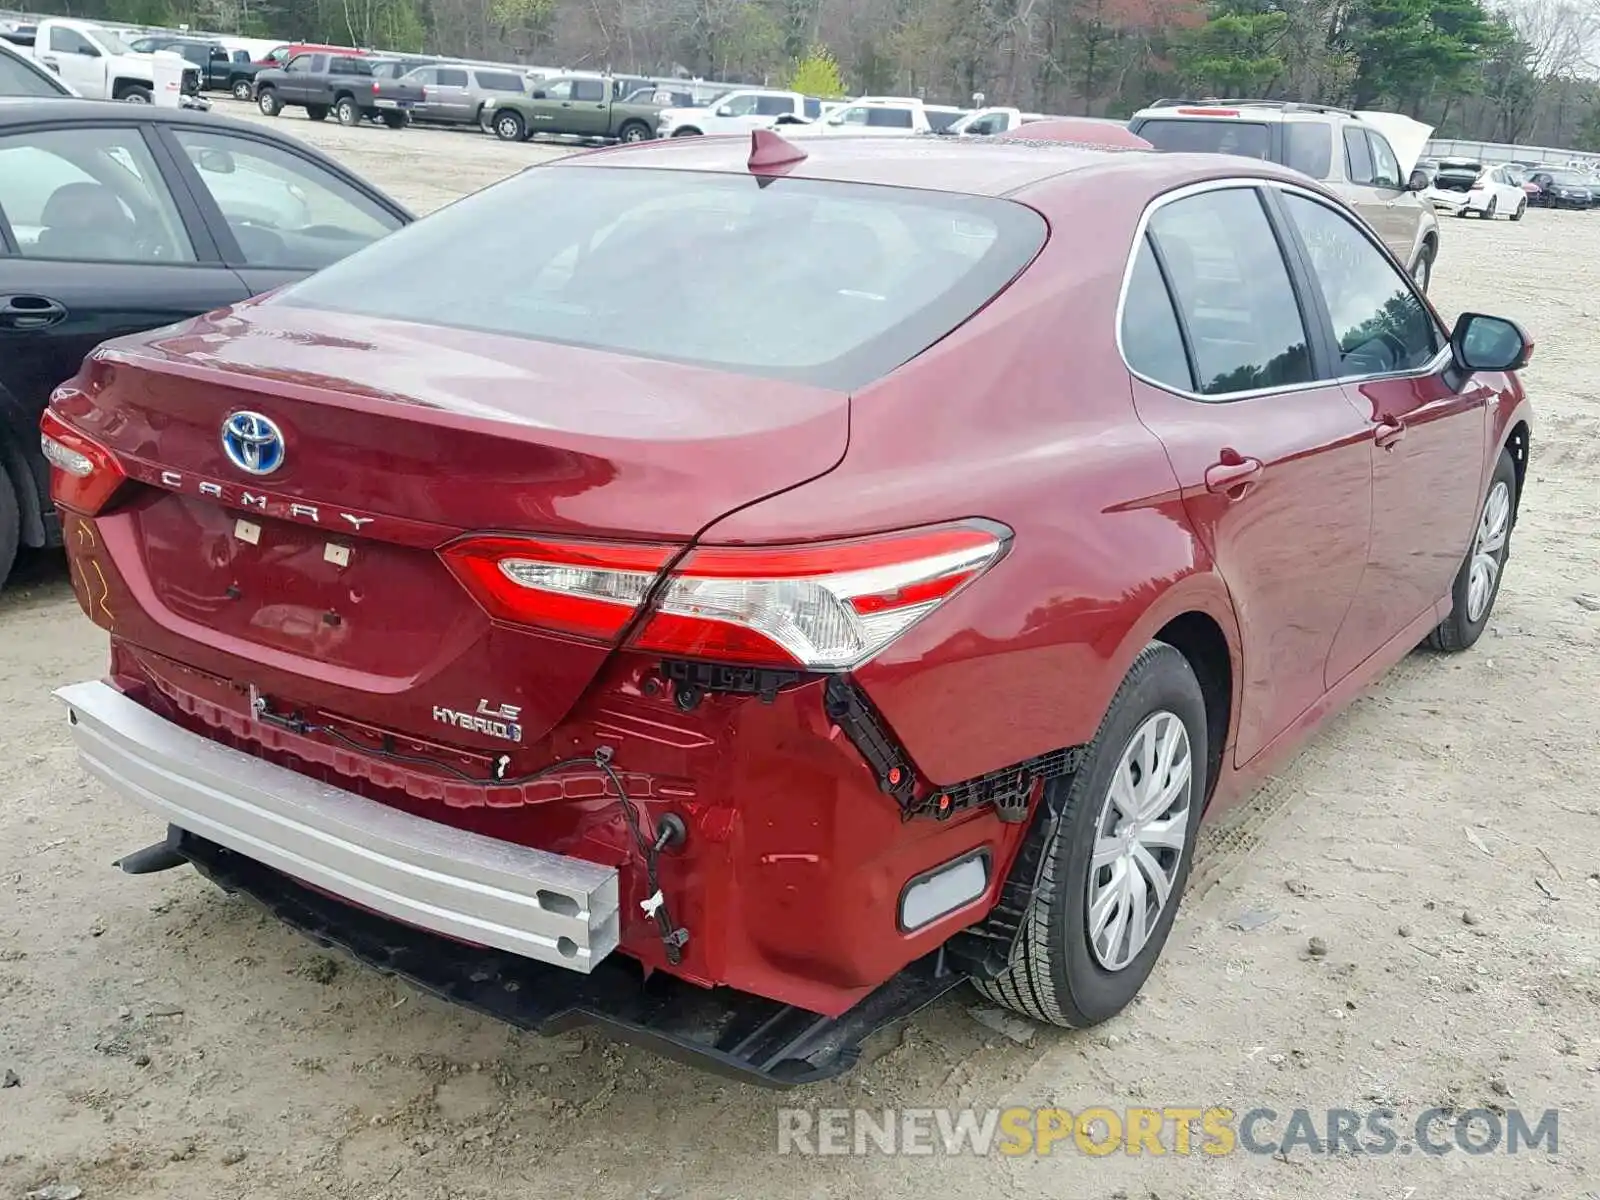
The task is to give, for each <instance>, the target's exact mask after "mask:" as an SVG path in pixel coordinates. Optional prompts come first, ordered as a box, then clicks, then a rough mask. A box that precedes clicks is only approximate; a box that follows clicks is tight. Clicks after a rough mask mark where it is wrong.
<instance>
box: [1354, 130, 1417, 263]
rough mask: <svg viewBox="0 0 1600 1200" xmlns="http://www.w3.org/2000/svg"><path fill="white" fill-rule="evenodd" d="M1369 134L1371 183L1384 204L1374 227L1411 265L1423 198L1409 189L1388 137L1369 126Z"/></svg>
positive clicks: (1401, 259) (1400, 258)
mask: <svg viewBox="0 0 1600 1200" xmlns="http://www.w3.org/2000/svg"><path fill="white" fill-rule="evenodd" d="M1366 135H1367V145H1368V146H1369V147H1370V148H1371V150H1372V187H1373V190H1374V191H1375V192H1376V193H1377V201H1378V203H1380V204H1381V205H1382V206H1383V207H1382V210H1381V212H1380V213H1379V216H1378V221H1376V222H1374V223H1373V228H1374V229H1376V230H1377V231H1378V235H1379V236H1380V237H1382V238H1383V240H1384V242H1385V244H1387V245H1388V247H1389V248H1390V249H1391V250H1393V251H1394V254H1395V257H1396V258H1398V259H1399V260H1400V261H1401V262H1403V263H1405V264H1406V266H1407V267H1409V266H1410V265H1411V262H1412V260H1413V258H1414V257H1415V254H1416V247H1417V240H1418V239H1417V235H1418V234H1419V233H1420V232H1421V230H1420V228H1419V226H1420V223H1421V220H1422V203H1423V202H1422V199H1421V198H1420V197H1419V196H1418V195H1417V194H1416V193H1415V192H1408V191H1406V176H1405V175H1404V174H1403V173H1402V172H1401V170H1400V160H1399V158H1398V157H1396V155H1395V152H1394V150H1393V148H1392V147H1391V146H1390V145H1389V141H1388V139H1387V138H1385V137H1384V136H1383V135H1382V134H1381V133H1379V132H1378V131H1377V130H1375V129H1368V130H1367V131H1366ZM1380 222H1381V223H1380Z"/></svg>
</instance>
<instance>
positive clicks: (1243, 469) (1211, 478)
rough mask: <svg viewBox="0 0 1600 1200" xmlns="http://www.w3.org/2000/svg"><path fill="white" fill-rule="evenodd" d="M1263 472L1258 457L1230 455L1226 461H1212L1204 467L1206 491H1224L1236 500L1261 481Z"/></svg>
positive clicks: (1263, 468)
mask: <svg viewBox="0 0 1600 1200" xmlns="http://www.w3.org/2000/svg"><path fill="white" fill-rule="evenodd" d="M1265 472H1266V468H1265V467H1263V466H1262V465H1261V460H1260V459H1259V458H1239V457H1238V456H1237V455H1230V456H1229V459H1228V461H1226V462H1214V463H1212V464H1211V465H1210V466H1209V467H1207V468H1206V491H1208V492H1222V493H1226V494H1227V495H1228V497H1229V498H1230V499H1233V500H1238V499H1240V498H1241V497H1242V496H1243V495H1244V494H1245V492H1246V491H1248V490H1249V489H1250V488H1251V487H1254V486H1255V485H1256V484H1257V483H1260V482H1261V476H1262V475H1263V474H1264V473H1265Z"/></svg>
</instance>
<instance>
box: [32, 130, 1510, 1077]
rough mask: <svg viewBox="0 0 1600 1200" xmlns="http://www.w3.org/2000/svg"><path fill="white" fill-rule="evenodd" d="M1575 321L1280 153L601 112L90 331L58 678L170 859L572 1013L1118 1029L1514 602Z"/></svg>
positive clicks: (695, 1042) (726, 1051) (764, 1027)
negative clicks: (1156, 970)
mask: <svg viewBox="0 0 1600 1200" xmlns="http://www.w3.org/2000/svg"><path fill="white" fill-rule="evenodd" d="M419 267H420V269H419ZM664 298H665V299H664ZM1530 352H1531V344H1530V343H1529V341H1528V338H1527V337H1526V336H1525V334H1524V333H1523V332H1522V330H1521V329H1520V328H1519V327H1518V326H1517V325H1516V324H1514V323H1513V322H1511V321H1509V320H1505V319H1502V318H1499V317H1493V316H1485V315H1478V314H1469V315H1466V316H1463V317H1462V318H1461V319H1460V320H1459V321H1458V322H1457V323H1456V325H1455V327H1454V328H1453V329H1450V328H1446V326H1445V325H1444V324H1443V323H1441V321H1440V319H1439V317H1438V315H1437V314H1436V313H1435V312H1434V310H1433V309H1432V308H1431V307H1430V305H1429V303H1428V301H1427V300H1426V298H1424V297H1423V296H1422V295H1420V294H1419V293H1418V292H1417V290H1416V289H1415V287H1414V286H1413V284H1412V281H1411V279H1410V278H1409V277H1408V275H1407V272H1406V270H1405V268H1404V266H1403V264H1401V263H1398V262H1396V261H1395V260H1394V259H1393V258H1392V257H1391V256H1390V254H1389V253H1388V251H1387V250H1385V249H1384V246H1383V243H1382V242H1381V241H1380V240H1379V239H1378V238H1377V237H1376V236H1375V235H1374V234H1373V232H1372V231H1371V230H1370V229H1369V228H1367V227H1366V226H1365V225H1364V224H1362V222H1361V221H1360V220H1359V219H1357V218H1356V217H1354V216H1353V215H1352V214H1351V212H1350V210H1349V209H1347V208H1346V207H1345V206H1344V205H1343V204H1342V203H1341V202H1340V201H1339V200H1338V199H1336V198H1335V197H1333V196H1332V195H1330V194H1329V193H1328V192H1326V191H1325V190H1323V189H1321V188H1320V187H1318V186H1317V185H1316V184H1314V183H1312V182H1310V181H1308V180H1306V179H1305V178H1303V177H1301V176H1298V175H1295V174H1293V173H1290V172H1287V171H1282V170H1279V169H1278V168H1277V167H1275V166H1272V165H1271V164H1267V163H1261V162H1254V161H1249V160H1243V159H1239V158H1232V157H1212V156H1193V155H1180V154H1157V153H1150V152H1146V151H1140V150H1137V149H1131V148H1112V147H1103V146H1102V147H1096V146H1084V145H1072V144H1065V143H1061V142H1052V143H1039V144H1034V143H1029V142H1026V141H1009V142H1008V141H999V142H992V143H988V144H972V143H966V142H961V141H957V140H956V139H950V140H945V139H926V140H923V139H907V140H905V141H892V140H891V141H885V140H882V139H860V140H857V139H851V138H828V139H824V140H821V141H816V142H812V143H808V144H807V145H806V146H805V148H804V149H803V150H802V149H800V148H797V147H796V146H794V145H791V144H789V143H786V142H784V141H783V140H781V138H780V137H778V136H777V135H775V134H770V133H758V134H756V135H754V136H753V138H752V139H737V138H697V139H693V140H689V141H682V140H680V141H677V142H663V143H656V144H645V145H643V146H640V147H632V148H627V149H623V150H608V151H602V152H596V153H592V154H584V155H576V156H573V157H571V158H567V159H564V160H562V161H560V162H558V163H554V164H551V165H548V166H541V167H538V168H536V169H533V170H530V171H527V172H524V173H522V174H520V175H518V176H516V177H514V178H512V179H510V180H508V181H506V182H504V183H501V184H499V185H497V186H495V187H492V188H489V189H487V190H485V191H483V192H480V193H478V194H477V195H474V196H472V197H470V198H468V199H466V200H463V201H461V202H460V203H458V204H455V205H452V206H451V207H449V208H447V209H444V210H443V211H441V212H439V213H437V214H435V215H433V216H430V217H429V218H427V219H426V220H424V221H421V222H420V223H418V224H416V225H414V226H411V227H409V228H407V229H404V230H402V231H400V232H398V233H396V234H394V235H392V236H390V237H389V238H386V239H384V240H383V241H381V242H378V243H376V244H374V245H373V246H371V247H369V248H367V249H365V250H363V251H360V252H358V253H356V254H355V255H353V256H351V257H349V258H347V259H345V260H343V261H342V262H340V263H338V264H336V265H334V266H331V267H329V268H328V269H326V270H325V271H323V272H321V273H319V274H318V275H315V276H313V277H311V278H310V279H307V280H305V281H303V282H300V283H296V284H293V285H291V286H289V287H286V288H284V289H282V290H280V291H277V292H275V293H273V294H271V295H268V296H266V297H263V298H258V299H256V300H252V301H247V302H245V303H242V304H238V305H235V306H233V307H232V308H228V309H225V310H222V311H218V312H214V313H211V314H209V315H207V316H205V317H201V318H198V319H196V320H193V321H189V322H187V323H185V324H182V325H178V326H174V327H169V328H166V329H162V330H158V331H156V332H153V333H149V334H144V335H140V336H137V337H131V338H124V339H121V340H118V341H114V342H110V343H107V344H106V345H104V346H102V347H101V348H100V349H99V350H97V351H96V352H95V353H94V354H93V355H92V356H91V357H90V359H89V360H88V361H87V362H86V363H85V364H84V366H83V369H82V371H81V372H80V373H79V374H78V376H77V377H76V378H75V379H74V380H73V381H71V382H70V383H69V384H68V385H66V386H64V387H63V388H62V389H61V390H60V391H58V393H57V394H56V396H55V397H54V399H53V401H52V405H51V408H50V410H49V412H48V413H47V415H46V417H45V420H44V426H43V435H44V447H45V450H46V452H47V454H48V456H49V458H50V461H51V463H52V464H53V468H54V472H53V487H54V496H55V500H56V502H57V504H58V505H59V506H60V509H61V512H62V515H63V521H64V529H65V532H66V538H67V544H68V546H69V547H70V553H71V556H72V564H73V577H74V580H75V582H76V587H77V590H78V598H79V600H80V602H81V604H82V606H83V609H84V611H85V612H86V613H87V614H88V615H89V617H90V618H91V619H92V620H94V621H95V622H97V623H98V624H100V625H101V626H103V627H104V628H105V629H106V630H107V632H108V633H109V634H110V666H109V669H108V672H107V674H106V676H105V677H104V678H103V679H101V680H98V681H89V682H84V683H80V684H76V685H74V686H71V687H67V688H65V689H63V690H62V691H61V692H60V693H59V695H60V697H61V699H62V700H63V701H64V702H65V704H66V707H67V709H68V712H69V714H70V720H71V730H72V733H73V736H74V737H75V739H76V741H77V743H78V745H79V747H80V749H81V752H82V755H83V761H84V763H85V765H86V766H87V768H88V769H89V770H90V771H91V772H92V773H93V774H94V775H96V776H98V777H99V778H100V779H102V780H104V781H105V783H106V784H108V785H109V786H110V787H111V788H112V789H113V790H114V791H116V792H119V793H121V794H122V795H124V796H126V797H127V798H128V799H130V800H132V801H134V802H135V803H137V804H139V805H142V806H143V807H145V808H147V809H149V810H151V811H152V812H154V813H155V814H156V815H157V816H158V817H159V818H160V819H161V820H162V821H163V822H165V823H166V825H167V827H168V831H169V832H168V836H167V838H166V839H165V840H164V841H162V842H158V843H157V844H155V845H153V846H150V847H147V848H146V849H144V850H141V851H137V852H135V853H133V854H130V855H129V857H128V858H126V859H124V860H123V863H122V866H123V868H124V870H126V871H129V872H131V873H142V872H147V871H153V870H160V869H165V868H169V867H174V866H178V865H180V864H193V865H194V866H196V867H197V868H199V869H200V870H201V871H202V872H203V873H204V874H205V875H207V876H208V877H210V878H212V879H214V880H215V881H216V882H218V883H220V884H221V885H222V886H224V887H226V888H229V889H231V890H236V891H239V892H243V893H245V894H247V895H249V896H251V897H254V898H255V899H257V900H258V901H260V902H261V903H263V904H265V905H267V906H268V907H269V908H270V909H271V911H273V912H275V913H276V914H277V915H278V916H280V917H281V918H282V919H283V920H285V921H287V922H289V923H291V924H292V925H295V926H297V927H299V928H301V929H304V930H306V931H308V932H309V933H311V934H312V935H313V936H315V937H317V938H319V939H321V940H323V941H324V942H330V943H334V944H337V945H340V946H343V947H346V948H347V949H348V950H350V952H352V953H353V954H355V955H356V956H357V957H358V958H360V959H362V960H364V961H366V962H369V963H371V964H373V965H375V966H376V967H378V968H380V969H382V970H385V971H393V972H397V973H399V974H401V975H403V976H405V977H407V978H410V979H412V980H414V981H416V982H417V983H418V984H420V985H421V986H424V987H427V988H430V989H433V990H435V991H437V992H440V993H442V994H444V995H447V996H450V997H452V998H453V999H455V1000H458V1001H460V1002H461V1003H463V1004H467V1005H470V1006H473V1007H475V1008H478V1009H480V1010H482V1011H485V1012H489V1013H492V1014H494V1015H496V1016H498V1017H501V1018H503V1019H506V1020H509V1021H512V1022H515V1023H517V1024H519V1025H521V1026H523V1027H525V1028H528V1029H533V1030H541V1031H548V1030H552V1029H562V1028H566V1027H569V1026H571V1025H573V1024H574V1023H583V1022H589V1023H599V1024H602V1025H605V1026H609V1027H610V1028H611V1029H613V1030H615V1031H618V1032H620V1033H621V1034H622V1035H624V1036H628V1037H633V1038H637V1039H640V1040H643V1041H646V1042H648V1043H650V1044H652V1045H654V1046H656V1047H658V1048H661V1049H664V1050H668V1051H671V1052H674V1053H685V1054H692V1055H694V1056H696V1057H697V1058H698V1059H700V1060H701V1061H703V1062H710V1063H712V1064H714V1065H716V1066H719V1067H721V1068H723V1069H726V1070H729V1071H734V1072H739V1073H742V1074H744V1075H745V1076H747V1077H753V1078H756V1079H759V1080H763V1081H766V1082H769V1083H790V1082H796V1081H802V1080H808V1079H816V1078H821V1077H824V1076H827V1075H829V1074H832V1073H835V1072H837V1071H839V1070H842V1069H844V1068H845V1067H846V1066H848V1065H849V1063H850V1062H851V1061H852V1058H853V1056H854V1054H855V1051H856V1047H857V1045H858V1044H859V1042H860V1040H861V1038H862V1037H863V1036H864V1035H865V1034H867V1033H869V1032H871V1031H872V1030H873V1029H875V1028H878V1027H879V1026H881V1025H882V1024H884V1023H885V1022H886V1021H889V1020H893V1019H895V1018H898V1017H901V1016H904V1015H905V1014H907V1013H909V1012H911V1011H913V1010H914V1009H915V1008H916V1007H918V1006H919V1005H921V1004H925V1003H927V1002H928V1001H929V1000H930V999H932V998H933V997H935V996H937V995H939V994H940V993H941V992H942V991H944V990H945V989H947V988H949V987H951V986H953V985H954V984H956V983H958V982H960V981H963V980H968V979H970V980H971V981H973V982H974V983H975V984H976V986H977V987H978V988H980V989H981V990H982V991H984V992H985V993H986V994H988V995H990V996H992V997H993V998H994V999H995V1000H997V1001H999V1002H1001V1003H1003V1004H1006V1005H1010V1006H1012V1007H1014V1008H1016V1009H1017V1010H1019V1011H1021V1012H1023V1013H1026V1014H1029V1015H1031V1016H1033V1017H1036V1018H1038V1019H1040V1020H1043V1021H1048V1022H1053V1023H1056V1024H1060V1025H1067V1026H1086V1025H1091V1024H1093V1023H1095V1022H1098V1021H1103V1020H1105V1019H1106V1018H1108V1017H1110V1016H1112V1015H1113V1014H1115V1013H1117V1012H1118V1011H1119V1010H1121V1009H1122V1008H1123V1006H1125V1005H1126V1004H1127V1003H1128V1002H1129V1001H1130V1000H1131V999H1132V998H1133V996H1134V995H1135V993H1137V992H1138V991H1139V989H1140V987H1141V986H1142V985H1143V984H1144V982H1145V980H1146V978H1147V977H1148V976H1149V974H1150V972H1151V969H1152V967H1153V966H1154V965H1155V962H1156V959H1157V957H1158V956H1159V955H1160V954H1161V950H1162V946H1163V944H1164V943H1165V942H1166V940H1167V936H1168V934H1169V931H1170V930H1171V928H1172V922H1173V919H1174V916H1175V915H1176V913H1177V910H1178V905H1179V902H1180V900H1181V899H1182V896H1183V892H1184V885H1185V881H1186V878H1187V876H1188V873H1189V868H1190V860H1191V856H1192V854H1193V852H1194V846H1195V838H1196V831H1197V829H1198V827H1199V824H1200V821H1201V820H1202V818H1203V817H1205V816H1207V815H1208V814H1213V813H1215V812H1216V811H1218V810H1220V809H1221V808H1222V807H1224V806H1225V805H1227V804H1228V803H1229V802H1230V801H1234V800H1237V799H1238V798H1240V797H1241V796H1243V795H1246V794H1247V793H1248V792H1249V790H1250V789H1251V787H1252V786H1253V785H1254V781H1256V780H1258V779H1259V778H1260V777H1261V776H1262V774H1263V773H1264V772H1266V771H1268V770H1270V769H1271V768H1272V767H1273V766H1274V765H1275V764H1277V763H1280V762H1281V761H1282V759H1283V758H1284V756H1286V755H1288V754H1290V753H1292V752H1293V750H1294V748H1295V747H1296V745H1297V744H1298V743H1299V742H1300V741H1301V740H1302V739H1304V738H1305V737H1306V736H1307V735H1309V734H1311V733H1312V732H1313V731H1315V729H1316V728H1317V727H1318V725H1319V724H1320V723H1321V722H1322V721H1323V720H1324V719H1326V718H1327V717H1328V715H1329V714H1331V713H1333V712H1335V711H1336V710H1337V709H1339V708H1340V706H1342V705H1343V704H1345V703H1346V702H1347V701H1348V700H1350V699H1351V698H1352V697H1353V696H1354V695H1355V694H1356V693H1357V691H1358V690H1359V689H1361V688H1362V687H1363V686H1365V685H1367V684H1368V683H1370V682H1371V681H1372V680H1374V679H1375V678H1376V677H1377V676H1378V675H1380V674H1381V673H1382V672H1383V671H1384V670H1385V669H1386V668H1387V667H1389V666H1390V665H1391V664H1393V663H1394V662H1396V661H1397V660H1398V659H1400V658H1401V657H1403V656H1404V655H1406V654H1407V653H1409V652H1410V651H1411V650H1412V649H1413V648H1414V647H1416V646H1418V644H1419V643H1422V642H1424V641H1426V642H1428V643H1430V644H1431V645H1432V646H1433V647H1435V648H1436V649H1437V650H1440V651H1459V650H1464V649H1466V648H1468V647H1470V646H1471V645H1472V644H1473V643H1474V642H1475V641H1476V640H1477V639H1478V637H1479V636H1480V634H1481V633H1482V631H1483V629H1484V626H1485V623H1486V622H1487V621H1488V619H1489V615H1490V612H1491V609H1492V607H1493V605H1494V602H1495V597H1496V594H1497V591H1498V589H1499V586H1500V582H1501V577H1502V571H1503V569H1504V567H1505V563H1506V559H1507V555H1508V552H1509V548H1510V538H1511V533H1512V529H1513V527H1514V525H1515V522H1516V516H1517V505H1518V499H1519V497H1520V494H1521V490H1522V485H1523V483H1524V480H1525V479H1526V477H1527V469H1528V447H1529V428H1530V413H1529V408H1528V404H1527V402H1526V400H1525V398H1524V395H1523V390H1522V387H1521V385H1520V384H1519V382H1518V380H1517V377H1516V375H1515V374H1514V372H1515V371H1516V370H1517V369H1518V368H1519V367H1521V366H1522V365H1523V364H1524V363H1525V362H1526V361H1527V358H1528V356H1529V354H1530Z"/></svg>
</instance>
